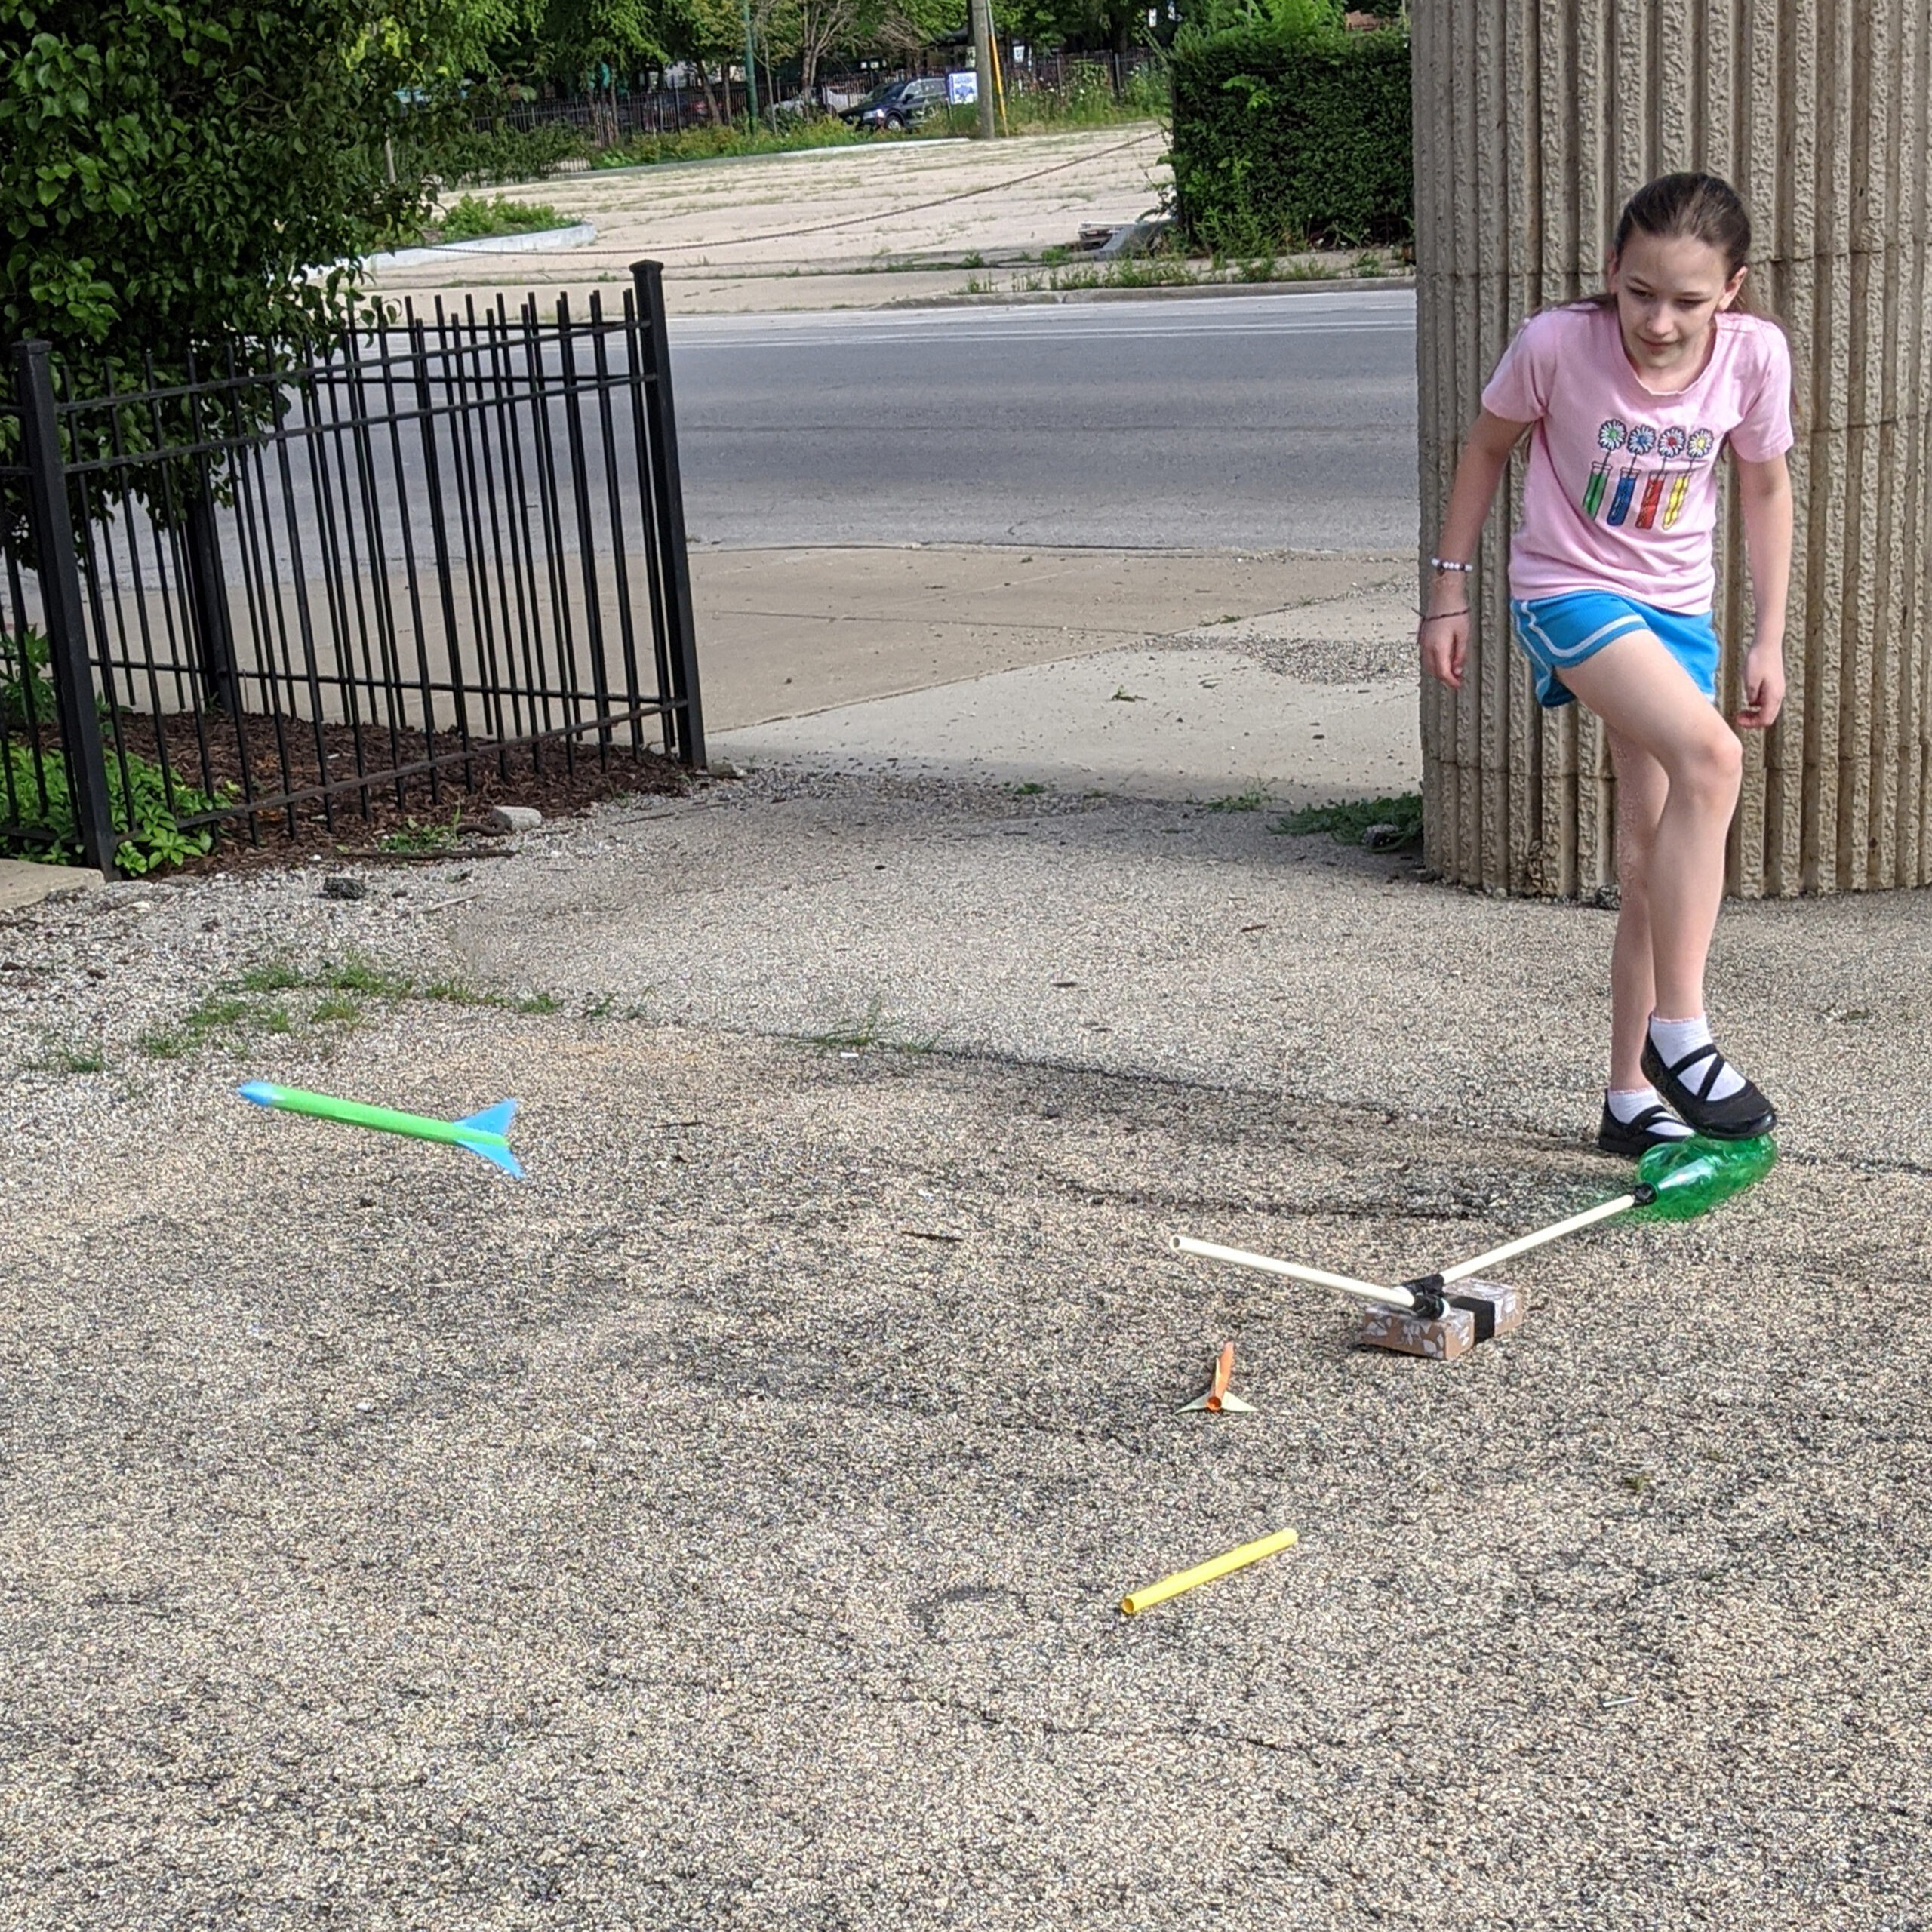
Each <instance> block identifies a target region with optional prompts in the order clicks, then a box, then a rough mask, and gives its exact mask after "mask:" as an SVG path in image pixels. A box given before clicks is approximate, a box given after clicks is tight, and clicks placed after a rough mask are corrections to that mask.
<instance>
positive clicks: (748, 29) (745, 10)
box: [738, 0, 758, 126]
mask: <svg viewBox="0 0 1932 1932" xmlns="http://www.w3.org/2000/svg"><path fill="white" fill-rule="evenodd" d="M738 11H739V12H740V13H741V14H743V15H744V17H745V112H746V116H747V118H749V120H750V121H751V122H752V125H754V126H755V125H757V122H758V43H757V42H755V41H754V40H753V39H752V0H738Z"/></svg>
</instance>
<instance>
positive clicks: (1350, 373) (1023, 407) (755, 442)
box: [672, 288, 1417, 550]
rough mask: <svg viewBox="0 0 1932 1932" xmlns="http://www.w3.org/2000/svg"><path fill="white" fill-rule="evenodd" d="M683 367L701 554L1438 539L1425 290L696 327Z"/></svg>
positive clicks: (694, 522)
mask: <svg viewBox="0 0 1932 1932" xmlns="http://www.w3.org/2000/svg"><path fill="white" fill-rule="evenodd" d="M672 370H673V374H674V377H675V382H676V385H677V401H678V436H679V444H680V451H681V455H682V457H683V461H684V473H685V518H686V522H687V525H688V528H689V530H690V532H691V536H692V537H693V538H694V540H697V541H699V542H708V543H726V544H737V543H763V544H789V543H801V544H802V543H1079V544H1098V545H1103V546H1109V547H1118V548H1121V549H1169V548H1186V547H1202V548H1214V547H1222V548H1228V549H1308V550H1322V549H1343V550H1364V549H1396V548H1401V547H1404V546H1412V545H1413V544H1414V542H1415V539H1416V521H1417V494H1416V457H1415V435H1416V377H1415V300H1414V295H1413V294H1412V293H1411V291H1409V290H1407V289H1406V288H1392V289H1389V290H1387V291H1382V290H1371V291H1351V292H1346V293H1332V292H1328V291H1320V290H1315V289H1311V290H1309V291H1306V292H1303V291H1297V292H1294V293H1291V294H1271V295H1242V296H1227V297H1201V298H1190V299H1186V300H1174V299H1161V298H1158V297H1157V298H1150V299H1149V300H1144V301H1141V300H1133V301H1118V302H1104V303H1101V302H1091V303H1069V304H1066V305H1065V306H1044V305H1033V306H1024V305H1021V306H989V307H983V308H982V307H970V306H969V307H961V308H952V309H906V310H900V311H888V312H878V311H872V312H833V313H826V314H818V315H756V316H754V315H732V316H721V317H717V318H710V317H701V318H688V319H686V320H684V321H678V322H676V323H675V324H674V325H673V327H672Z"/></svg>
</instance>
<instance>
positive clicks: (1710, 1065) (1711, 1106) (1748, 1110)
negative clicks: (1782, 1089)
mask: <svg viewBox="0 0 1932 1932" xmlns="http://www.w3.org/2000/svg"><path fill="white" fill-rule="evenodd" d="M1687 1029H1688V1030H1689V1031H1690V1034H1691V1040H1690V1042H1686V1041H1684V1038H1683V1035H1684V1033H1685V1032H1686V1031H1687ZM1698 1033H1701V1034H1702V1035H1703V1038H1701V1039H1697V1037H1696V1035H1697V1034H1698ZM1672 1035H1676V1036H1677V1037H1676V1038H1672ZM1660 1036H1661V1038H1660ZM1679 1044H1688V1046H1689V1050H1688V1051H1687V1052H1684V1053H1682V1054H1679V1055H1678V1057H1676V1058H1675V1059H1672V1060H1666V1058H1665V1057H1664V1054H1663V1051H1660V1048H1675V1047H1676V1046H1678V1045H1679ZM1643 1066H1644V1072H1645V1074H1646V1075H1648V1076H1649V1078H1650V1081H1651V1084H1652V1085H1653V1086H1654V1087H1655V1088H1657V1091H1658V1092H1659V1093H1660V1094H1662V1095H1663V1097H1664V1100H1665V1101H1666V1103H1668V1104H1669V1106H1671V1107H1672V1108H1674V1109H1675V1110H1676V1112H1678V1114H1680V1115H1682V1117H1683V1118H1684V1119H1685V1120H1686V1121H1688V1122H1689V1123H1690V1125H1691V1126H1692V1127H1693V1128H1694V1129H1695V1130H1696V1131H1697V1132H1698V1133H1700V1134H1703V1135H1705V1136H1706V1137H1707V1138H1708V1139H1710V1140H1756V1139H1757V1138H1758V1136H1759V1135H1760V1134H1768V1133H1770V1131H1771V1129H1772V1128H1774V1127H1775V1126H1777V1124H1778V1117H1777V1110H1776V1109H1774V1107H1773V1106H1772V1105H1771V1103H1770V1101H1769V1100H1767V1099H1766V1098H1765V1097H1764V1095H1763V1094H1761V1093H1760V1092H1759V1091H1758V1089H1757V1088H1755V1087H1754V1086H1752V1084H1751V1082H1750V1081H1748V1080H1746V1078H1744V1076H1743V1075H1742V1074H1741V1073H1740V1072H1738V1070H1737V1068H1735V1067H1734V1066H1732V1065H1731V1064H1730V1062H1729V1061H1728V1060H1726V1059H1725V1058H1724V1055H1723V1054H1721V1052H1720V1051H1718V1044H1717V1042H1716V1041H1715V1040H1713V1039H1712V1038H1711V1034H1710V1029H1709V1027H1708V1026H1705V1025H1704V1024H1703V1022H1702V1021H1701V1020H1658V1019H1657V1018H1656V1017H1652V1019H1651V1024H1650V1030H1649V1031H1648V1032H1647V1033H1646V1034H1645V1035H1644V1059H1643Z"/></svg>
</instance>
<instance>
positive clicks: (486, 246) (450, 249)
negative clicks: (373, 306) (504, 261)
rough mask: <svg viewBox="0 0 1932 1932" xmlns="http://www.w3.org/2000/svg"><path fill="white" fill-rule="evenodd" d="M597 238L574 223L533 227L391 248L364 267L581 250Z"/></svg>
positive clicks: (590, 228) (588, 226)
mask: <svg viewBox="0 0 1932 1932" xmlns="http://www.w3.org/2000/svg"><path fill="white" fill-rule="evenodd" d="M596 239H597V228H596V224H595V223H593V222H588V221H574V222H572V223H571V225H570V226H568V228H533V229H527V230H525V232H523V233H521V234H519V235H478V237H477V238H476V239H475V241H473V242H438V243H437V244H436V245H435V247H433V248H394V249H392V250H390V251H389V253H388V254H384V255H365V257H363V258H362V266H364V267H365V268H372V269H391V268H407V267H408V266H409V265H410V264H411V263H413V262H440V261H445V260H448V259H449V258H450V257H452V256H456V255H512V254H525V253H529V254H545V253H547V252H548V251H550V250H552V249H555V248H583V247H584V246H585V245H586V244H587V243H589V242H595V240H596Z"/></svg>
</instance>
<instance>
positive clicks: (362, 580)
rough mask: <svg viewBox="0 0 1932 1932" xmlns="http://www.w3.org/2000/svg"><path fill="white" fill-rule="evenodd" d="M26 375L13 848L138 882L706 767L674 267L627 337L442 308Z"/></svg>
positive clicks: (33, 364) (7, 730) (6, 649)
mask: <svg viewBox="0 0 1932 1932" xmlns="http://www.w3.org/2000/svg"><path fill="white" fill-rule="evenodd" d="M12 374H13V379H14V396H13V400H12V402H11V406H10V407H9V406H5V405H0V407H8V408H9V413H11V414H14V417H15V425H14V427H15V431H16V433H15V435H14V436H12V437H11V438H7V439H6V441H11V442H12V443H13V444H14V447H15V448H17V451H18V453H19V454H18V460H8V461H7V462H5V463H0V493H4V497H5V512H6V514H5V516H4V517H3V518H0V541H4V543H5V605H0V762H4V774H0V842H4V843H5V844H8V845H11V846H12V847H13V848H15V849H26V850H33V849H35V848H39V849H42V850H47V849H50V848H52V849H57V850H64V851H71V852H73V853H75V854H77V855H78V856H81V857H85V859H86V860H87V861H88V863H91V864H94V865H97V866H101V867H102V868H103V869H109V868H111V867H112V865H113V863H114V862H115V855H116V854H117V852H121V853H123V854H124V855H125V854H128V852H129V851H131V848H129V847H128V840H129V839H130V838H131V835H132V833H133V832H134V831H136V830H137V829H140V828H141V827H143V826H146V827H148V828H149V829H150V830H153V831H155V835H156V836H158V837H159V838H162V840H163V841H164V850H165V839H166V838H167V837H168V834H167V833H166V832H165V831H158V830H155V829H156V828H160V827H162V826H172V827H173V828H174V835H175V836H177V837H178V838H180V840H182V841H186V844H187V845H189V846H190V847H192V845H194V844H198V843H200V842H204V840H203V835H204V834H205V833H206V832H209V831H211V830H215V829H225V830H226V831H228V832H231V833H233V834H236V835H245V836H247V837H248V838H254V839H260V838H261V837H262V836H263V832H264V829H268V830H270V831H272V830H273V829H275V828H276V826H278V823H279V824H281V825H285V826H286V828H287V829H288V831H289V832H291V833H293V832H296V831H297V829H298V827H299V826H300V825H301V824H302V823H303V822H305V821H312V820H318V819H319V820H321V822H322V823H323V824H324V825H325V826H328V827H330V828H334V826H336V824H337V820H338V818H339V817H341V816H342V815H343V814H349V815H352V816H353V815H356V814H361V816H364V817H367V816H368V814H369V813H370V811H371V806H372V804H374V803H375V802H377V801H389V800H393V801H394V803H395V806H397V807H398V808H400V807H401V805H403V804H405V802H408V801H412V800H415V799H419V798H420V800H421V801H423V804H424V805H425V807H426V808H434V807H435V805H436V804H438V803H439V802H440V801H441V799H442V798H443V795H444V794H445V792H447V791H448V790H450V789H452V788H455V789H458V790H459V791H460V790H461V789H465V788H469V789H474V788H475V787H476V786H478V784H479V783H483V782H486V781H487V780H488V779H489V778H490V777H491V775H492V774H494V776H495V777H497V779H499V780H503V779H509V778H510V777H512V776H513V775H514V774H515V772H517V771H529V772H532V773H543V772H544V771H546V769H548V770H554V769H555V768H556V767H558V765H561V767H562V768H564V769H565V770H566V771H574V770H576V769H577V768H578V767H579V765H580V764H581V763H582V762H583V761H586V760H594V761H598V764H600V765H601V766H603V767H605V768H608V767H610V766H611V764H612V763H613V761H619V760H622V759H625V758H631V759H633V760H635V759H639V758H643V757H645V756H647V755H652V754H654V752H657V750H659V749H661V751H662V752H663V754H664V755H668V756H669V757H672V758H675V759H677V760H678V761H681V763H682V764H685V765H687V766H702V765H703V762H704V755H705V753H704V723H703V708H702V706H701V704H700V699H699V691H698V671H697V648H696V643H695V640H694V636H693V634H692V623H691V579H690V573H689V567H688V558H687V555H686V549H685V521H684V503H683V497H682V493H681V485H680V482H679V478H678V446H677V427H676V420H675V412H674V410H673V406H672V391H671V373H670V363H669V350H668V346H667V343H666V331H665V325H664V309H663V284H662V278H661V270H660V265H659V264H658V263H655V262H640V263H636V264H635V266H634V268H633V270H632V286H631V288H629V289H628V290H626V291H625V292H624V295H623V302H622V305H621V312H620V313H617V314H611V313H608V312H606V309H605V305H604V303H603V302H602V300H601V297H599V296H597V295H593V296H592V297H591V300H590V303H589V312H588V314H587V315H573V314H572V313H571V311H570V308H569V305H568V303H567V302H566V301H565V300H563V299H561V298H559V300H558V303H557V304H556V307H555V314H554V316H549V315H540V313H539V312H538V310H537V307H536V305H535V303H534V300H533V301H532V302H531V303H526V304H525V306H524V307H523V309H521V312H518V313H516V314H514V315H512V314H511V313H509V312H507V311H506V309H505V308H504V307H503V306H502V305H501V304H499V305H498V306H497V308H496V309H494V310H486V311H485V312H482V313H481V314H478V312H476V311H475V309H474V308H473V307H472V308H470V309H466V311H465V312H464V313H463V314H462V315H460V316H459V315H451V314H448V313H446V312H445V309H444V307H443V305H442V304H441V302H438V303H437V305H436V308H435V313H434V315H433V316H431V317H420V316H418V315H416V314H415V313H414V312H413V310H410V309H405V311H404V312H403V314H402V316H401V318H400V320H399V321H398V322H397V323H396V324H395V325H394V326H392V327H389V328H382V329H376V330H371V331H366V332H363V333H359V334H352V335H349V336H345V337H343V339H342V340H340V342H338V343H336V344H334V346H332V347H331V349H329V350H328V352H326V353H323V354H319V355H315V356H313V357H309V358H302V359H300V360H297V361H294V362H292V363H291V362H290V361H287V360H285V359H284V360H277V361H274V362H272V363H269V362H266V361H264V362H263V363H261V364H260V365H259V366H254V367H251V366H249V365H248V352H246V351H245V350H244V349H235V350H232V351H231V352H229V354H228V355H227V356H226V358H225V359H224V361H223V366H222V367H220V368H219V369H215V370H209V369H206V368H192V367H191V368H189V371H188V373H187V377H186V380H185V381H183V382H180V383H174V384H157V383H154V382H152V380H150V381H149V383H147V384H146V386H143V387H142V388H140V389H131V390H123V391H116V392H110V393H108V394H106V395H89V396H82V395H73V394H72V393H70V392H69V391H68V389H67V386H66V384H65V383H63V379H62V376H61V373H60V369H59V368H58V366H57V363H56V362H55V361H54V358H53V357H52V356H51V353H50V352H49V350H48V347H47V345H46V344H45V343H23V344H21V345H20V346H19V347H18V348H17V349H16V350H15V351H14V359H13V369H12ZM4 450H5V442H0V451H4ZM148 849H149V850H152V843H150V845H149V848H148Z"/></svg>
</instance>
